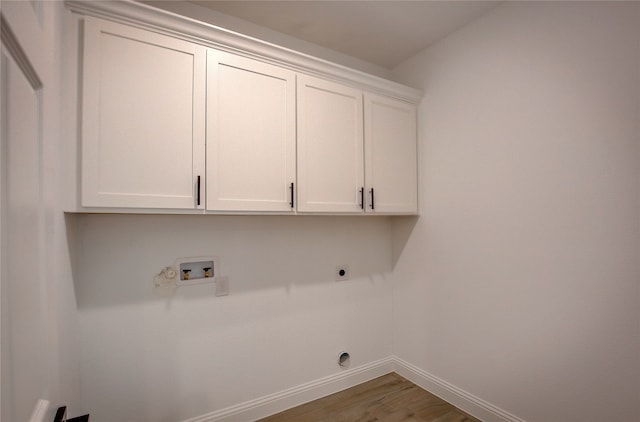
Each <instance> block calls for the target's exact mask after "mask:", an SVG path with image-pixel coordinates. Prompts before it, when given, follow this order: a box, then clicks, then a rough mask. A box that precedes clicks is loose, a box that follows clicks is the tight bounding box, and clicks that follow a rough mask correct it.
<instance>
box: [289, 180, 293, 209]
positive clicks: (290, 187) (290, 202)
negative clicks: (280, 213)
mask: <svg viewBox="0 0 640 422" xmlns="http://www.w3.org/2000/svg"><path fill="white" fill-rule="evenodd" d="M289 189H291V201H289V205H291V208H293V193H294V190H293V182H291V185H290V186H289Z"/></svg>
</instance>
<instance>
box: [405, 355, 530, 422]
mask: <svg viewBox="0 0 640 422" xmlns="http://www.w3.org/2000/svg"><path fill="white" fill-rule="evenodd" d="M392 359H393V370H394V372H396V373H397V374H398V375H400V376H402V377H404V378H406V379H408V380H409V381H411V382H412V383H414V384H416V385H418V386H420V387H422V388H424V389H425V390H427V391H429V392H430V393H432V394H435V395H436V396H438V397H440V398H441V399H443V400H445V401H447V402H449V403H451V404H452V405H454V406H456V407H457V408H459V409H462V410H463V411H465V412H467V413H469V414H470V415H471V416H474V417H476V418H478V419H480V420H482V421H484V422H525V421H524V420H523V419H521V418H519V417H517V416H515V415H513V414H511V413H509V412H507V411H506V410H503V409H500V408H499V407H497V406H494V405H492V404H491V403H488V402H486V401H484V400H482V399H481V398H479V397H476V396H474V395H473V394H471V393H468V392H466V391H464V390H462V389H460V388H458V387H456V386H455V385H452V384H449V383H448V382H446V381H444V380H442V379H440V378H438V377H436V376H435V375H432V374H430V373H428V372H426V371H423V370H422V369H420V368H418V367H417V366H414V365H412V364H410V363H409V362H406V361H404V360H402V359H400V358H399V357H397V356H393V357H392Z"/></svg>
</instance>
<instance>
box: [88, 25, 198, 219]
mask: <svg viewBox="0 0 640 422" xmlns="http://www.w3.org/2000/svg"><path fill="white" fill-rule="evenodd" d="M84 61H85V66H84V85H83V106H84V115H83V151H82V155H83V166H82V181H83V189H82V193H83V194H82V204H83V206H106V207H143V208H198V206H197V204H196V202H197V198H196V196H197V194H198V193H197V192H196V185H197V183H196V181H197V177H198V176H201V183H203V182H204V173H203V171H204V95H205V92H204V88H205V86H204V83H205V75H204V71H205V55H204V49H203V48H202V47H199V46H196V45H193V44H190V43H187V42H184V41H181V40H176V39H172V38H170V37H165V36H162V35H158V34H154V33H151V32H147V31H142V30H139V29H135V28H130V27H127V26H124V25H119V24H115V23H111V22H104V21H100V20H94V19H91V18H87V20H86V23H85V47H84ZM203 204H204V201H202V205H203ZM201 207H203V206H201Z"/></svg>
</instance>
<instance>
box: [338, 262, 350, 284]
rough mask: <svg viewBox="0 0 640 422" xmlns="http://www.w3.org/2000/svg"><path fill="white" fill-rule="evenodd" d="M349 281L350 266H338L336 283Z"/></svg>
mask: <svg viewBox="0 0 640 422" xmlns="http://www.w3.org/2000/svg"><path fill="white" fill-rule="evenodd" d="M345 280H349V265H346V264H343V265H338V266H336V281H345Z"/></svg>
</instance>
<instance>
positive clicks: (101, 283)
mask: <svg viewBox="0 0 640 422" xmlns="http://www.w3.org/2000/svg"><path fill="white" fill-rule="evenodd" d="M394 218H395V217H394ZM66 223H67V234H68V239H69V249H70V256H71V260H72V266H73V279H74V286H75V290H76V297H77V301H78V307H79V309H83V308H93V307H100V306H113V305H123V304H128V303H135V302H143V301H158V300H166V298H163V297H162V295H159V294H158V292H156V291H154V288H153V278H154V276H155V275H156V274H158V273H159V272H160V271H161V270H162V269H163V268H164V267H167V266H172V265H173V264H174V261H175V260H176V259H178V258H185V257H200V256H209V255H215V256H218V257H219V263H220V269H219V272H218V274H219V275H226V276H229V281H230V292H231V294H232V295H238V294H243V293H248V292H251V291H256V290H258V289H285V290H286V291H287V292H288V293H289V292H290V291H291V289H295V288H300V287H302V286H310V285H313V284H317V283H334V284H335V283H337V282H336V280H335V272H336V266H339V265H343V264H347V265H348V266H349V271H350V274H349V281H347V282H340V283H338V284H337V285H342V283H345V284H344V285H343V286H353V285H354V284H362V283H376V282H379V281H384V280H385V279H386V276H387V274H388V273H389V272H390V271H391V269H392V252H391V251H392V238H391V218H390V217H336V216H331V217H324V216H218V215H124V214H67V215H66ZM414 224H415V222H414ZM394 261H395V258H394ZM342 288H344V287H342ZM212 296H214V287H213V284H203V285H195V286H188V287H180V288H178V289H177V291H176V293H175V294H174V296H173V297H174V298H181V299H201V298H203V297H212Z"/></svg>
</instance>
